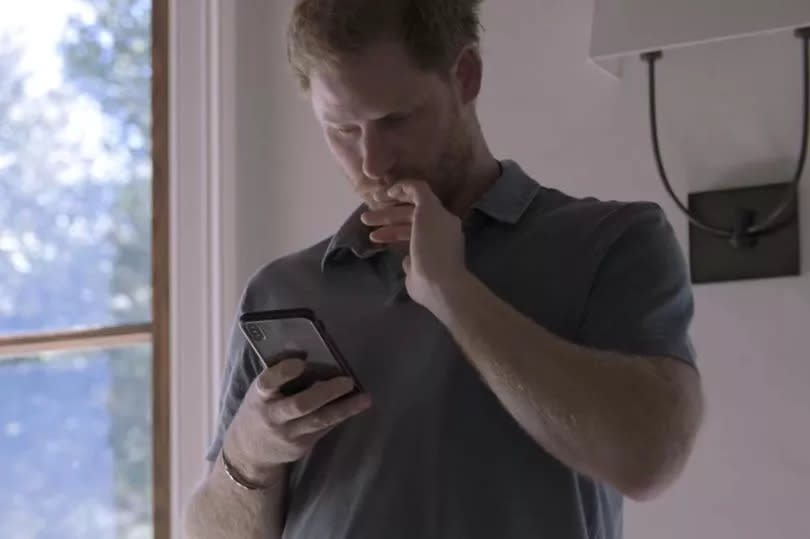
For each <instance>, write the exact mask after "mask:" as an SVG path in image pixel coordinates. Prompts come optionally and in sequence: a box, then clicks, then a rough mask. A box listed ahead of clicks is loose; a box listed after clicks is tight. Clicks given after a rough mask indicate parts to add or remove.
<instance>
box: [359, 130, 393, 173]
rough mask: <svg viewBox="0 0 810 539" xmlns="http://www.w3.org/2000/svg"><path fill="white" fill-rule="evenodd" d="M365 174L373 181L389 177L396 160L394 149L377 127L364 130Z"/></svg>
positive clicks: (362, 143)
mask: <svg viewBox="0 0 810 539" xmlns="http://www.w3.org/2000/svg"><path fill="white" fill-rule="evenodd" d="M361 145H362V151H363V173H364V174H365V175H366V177H368V178H370V179H372V180H382V179H384V178H385V177H386V176H388V175H389V174H390V173H391V171H392V169H393V167H394V162H395V160H396V158H395V155H394V149H393V148H392V146H391V144H390V142H389V141H387V140H386V136H385V134H384V133H381V132H380V130H379V129H378V128H377V127H376V126H373V125H372V126H370V127H368V128H367V129H364V132H363V136H362V142H361Z"/></svg>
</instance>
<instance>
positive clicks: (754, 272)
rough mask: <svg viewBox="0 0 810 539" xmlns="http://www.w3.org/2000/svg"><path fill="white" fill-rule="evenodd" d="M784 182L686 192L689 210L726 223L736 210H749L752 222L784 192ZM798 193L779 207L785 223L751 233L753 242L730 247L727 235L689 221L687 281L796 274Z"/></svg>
mask: <svg viewBox="0 0 810 539" xmlns="http://www.w3.org/2000/svg"><path fill="white" fill-rule="evenodd" d="M789 185H790V184H787V183H777V184H770V185H763V186H757V187H745V188H741V189H728V190H722V191H705V192H701V193H692V194H690V195H689V209H690V211H692V212H694V214H696V215H697V216H699V217H700V219H701V220H702V221H703V222H705V223H706V224H708V225H711V226H717V227H726V228H728V227H731V226H733V225H734V223H735V222H736V221H737V220H738V219H739V216H740V212H741V211H751V212H754V214H755V215H754V219H755V221H757V222H759V221H761V220H763V219H764V218H766V217H767V216H768V215H769V213H770V212H771V211H773V208H775V207H776V206H777V205H778V204H779V202H780V201H781V200H782V199H783V197H784V196H785V192H786V191H785V190H786V189H787V188H788V186H789ZM797 198H798V197H794V198H793V202H792V205H791V207H790V208H789V209H788V210H787V211H786V212H785V215H786V219H785V220H786V221H787V220H788V219H789V223H788V224H787V225H786V226H785V227H784V228H781V229H780V230H777V231H775V232H773V233H770V234H767V235H764V236H760V237H757V238H756V239H755V240H753V241H752V243H753V245H750V246H742V247H737V248H735V247H734V246H732V244H731V242H730V241H729V240H728V239H724V238H720V237H718V236H713V235H711V234H709V233H707V232H704V231H702V230H699V229H697V228H696V227H695V226H694V225H690V226H689V260H690V268H691V273H692V282H693V283H696V284H700V283H715V282H724V281H738V280H744V279H765V278H771V277H783V276H793V275H799V274H800V261H799V252H800V248H799V212H798V202H797Z"/></svg>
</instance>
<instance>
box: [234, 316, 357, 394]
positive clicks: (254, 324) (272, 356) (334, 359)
mask: <svg viewBox="0 0 810 539" xmlns="http://www.w3.org/2000/svg"><path fill="white" fill-rule="evenodd" d="M239 326H240V329H241V331H242V334H243V335H244V336H245V338H246V339H247V341H248V343H250V346H251V348H252V349H253V351H254V352H255V353H256V354H257V355H258V356H259V357H260V358H261V360H262V361H263V362H264V364H265V366H267V367H270V366H272V365H275V364H276V363H278V362H279V361H282V360H284V359H288V358H291V357H301V358H302V359H304V360H305V361H306V363H307V368H306V370H305V371H304V373H303V374H302V375H301V376H300V377H299V378H297V379H295V380H292V381H290V382H288V383H287V384H284V386H282V388H281V392H282V394H284V395H290V394H295V393H298V392H300V391H303V390H304V389H306V388H308V387H309V386H311V385H312V384H314V383H315V382H317V381H319V380H327V379H330V378H334V377H335V376H348V377H350V378H351V379H352V380H353V381H354V386H355V389H354V391H353V393H356V392H362V391H363V387H362V385H361V384H360V381H359V380H358V379H357V376H356V375H355V374H354V372H353V371H352V369H351V366H350V365H349V363H348V361H346V358H345V357H343V354H341V352H340V349H339V348H338V347H337V345H336V344H335V342H334V340H333V339H332V337H331V336H330V335H329V332H328V331H327V330H326V327H325V325H324V323H323V322H322V321H321V320H319V319H318V318H317V316H316V315H315V313H314V311H312V310H311V309H303V308H302V309H279V310H272V311H260V312H251V313H246V314H244V315H242V316H241V317H240V319H239ZM302 356H303V357H302Z"/></svg>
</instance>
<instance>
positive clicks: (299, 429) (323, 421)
mask: <svg viewBox="0 0 810 539" xmlns="http://www.w3.org/2000/svg"><path fill="white" fill-rule="evenodd" d="M370 406H371V398H370V397H369V396H368V395H365V394H362V395H353V396H352V397H349V398H348V399H345V400H342V401H339V402H335V403H333V404H331V405H329V406H326V407H324V408H322V409H320V410H318V411H317V412H315V413H312V414H309V415H307V416H304V417H302V418H300V419H296V420H295V421H291V422H290V423H289V424H288V426H287V428H288V432H289V435H290V436H291V437H293V438H298V437H303V436H307V435H312V434H316V433H325V432H326V431H329V430H331V429H333V428H335V427H336V426H338V425H340V424H341V423H343V422H344V421H346V420H347V419H349V418H351V417H353V416H356V415H358V414H360V413H362V412H364V411H365V410H368V408H369V407H370Z"/></svg>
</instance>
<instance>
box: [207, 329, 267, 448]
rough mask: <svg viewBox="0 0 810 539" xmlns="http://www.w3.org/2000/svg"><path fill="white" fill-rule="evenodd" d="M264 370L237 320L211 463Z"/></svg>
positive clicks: (220, 403) (229, 347)
mask: <svg viewBox="0 0 810 539" xmlns="http://www.w3.org/2000/svg"><path fill="white" fill-rule="evenodd" d="M262 369H263V367H262V364H261V360H260V359H259V358H258V356H256V353H255V352H254V351H253V349H252V348H251V347H250V346H249V345H248V343H247V340H246V339H245V337H244V335H242V332H241V331H240V329H239V321H238V316H237V319H236V320H235V321H234V324H233V328H232V330H231V336H230V339H229V341H228V361H227V365H226V367H225V372H224V375H223V377H222V387H221V391H220V398H219V413H218V415H217V422H216V427H215V436H214V439H213V440H212V441H211V444H210V445H209V446H208V451H207V453H206V457H205V458H206V459H208V460H209V461H210V462H214V461H215V460H216V458H217V456H218V455H219V451H220V449H221V448H222V441H223V439H224V437H225V432H226V431H227V430H228V427H229V426H230V424H231V421H233V418H234V416H235V415H236V412H237V411H238V410H239V406H241V404H242V400H243V399H244V398H245V394H246V393H247V390H248V389H249V388H250V385H251V384H252V383H253V380H255V379H256V377H257V376H258V375H259V374H260V373H261V372H262Z"/></svg>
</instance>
